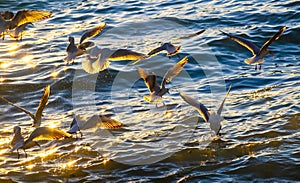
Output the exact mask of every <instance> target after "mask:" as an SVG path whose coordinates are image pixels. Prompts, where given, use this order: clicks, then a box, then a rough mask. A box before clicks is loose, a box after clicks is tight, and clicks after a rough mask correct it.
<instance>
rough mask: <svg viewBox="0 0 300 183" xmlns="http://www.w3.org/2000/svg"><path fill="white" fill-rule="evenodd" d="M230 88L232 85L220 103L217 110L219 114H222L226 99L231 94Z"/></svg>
mask: <svg viewBox="0 0 300 183" xmlns="http://www.w3.org/2000/svg"><path fill="white" fill-rule="evenodd" d="M230 89H231V85H230V86H229V88H228V91H227V93H226V95H225V97H224V99H223V101H222V103H221V104H220V107H219V109H218V111H217V114H219V115H221V113H222V110H223V106H224V103H225V100H226V98H227V96H228V95H229V92H230Z"/></svg>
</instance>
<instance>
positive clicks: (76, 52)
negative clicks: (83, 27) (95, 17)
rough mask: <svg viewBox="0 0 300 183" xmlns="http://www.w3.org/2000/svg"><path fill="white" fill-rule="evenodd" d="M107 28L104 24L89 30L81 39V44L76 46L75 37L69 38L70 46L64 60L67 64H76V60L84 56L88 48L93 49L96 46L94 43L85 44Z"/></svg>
mask: <svg viewBox="0 0 300 183" xmlns="http://www.w3.org/2000/svg"><path fill="white" fill-rule="evenodd" d="M105 26H106V23H103V24H101V25H99V26H96V27H94V28H92V29H89V30H87V31H86V32H85V33H84V34H83V35H82V36H81V38H80V41H79V44H77V45H76V44H75V39H74V37H71V36H70V37H69V42H70V43H69V45H68V47H67V50H66V51H67V54H68V55H67V57H65V58H64V59H63V60H64V61H65V62H67V64H69V63H70V62H71V63H72V64H73V63H74V59H75V58H76V57H77V56H80V55H82V54H84V53H85V51H86V49H87V48H88V47H91V46H93V45H94V43H93V42H91V41H88V42H84V41H85V40H87V39H90V38H92V37H95V36H96V35H98V34H99V33H100V32H101V31H102V30H103V29H104V27H105Z"/></svg>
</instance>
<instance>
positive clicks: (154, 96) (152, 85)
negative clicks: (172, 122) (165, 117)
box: [137, 57, 188, 105]
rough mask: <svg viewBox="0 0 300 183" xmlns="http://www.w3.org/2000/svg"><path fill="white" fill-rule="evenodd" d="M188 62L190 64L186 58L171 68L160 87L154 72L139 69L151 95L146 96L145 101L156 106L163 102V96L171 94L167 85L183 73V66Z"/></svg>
mask: <svg viewBox="0 0 300 183" xmlns="http://www.w3.org/2000/svg"><path fill="white" fill-rule="evenodd" d="M187 62H188V58H187V57H184V58H183V59H181V60H180V61H179V62H178V63H176V64H175V65H174V66H173V67H171V68H170V69H169V70H168V71H167V72H166V73H165V75H164V78H163V81H162V83H161V86H159V85H158V83H157V81H156V74H155V73H154V72H151V71H148V70H144V69H142V68H140V67H138V68H137V71H138V73H139V75H140V77H141V78H142V79H143V80H144V82H145V84H146V86H147V87H148V89H149V91H150V95H148V96H144V100H145V101H147V102H149V103H156V104H157V103H159V102H162V96H163V95H164V94H166V93H168V92H169V88H166V83H169V82H170V81H171V80H172V79H173V78H174V77H176V76H177V75H178V74H179V73H180V72H181V71H182V69H183V66H184V65H185V64H186V63H187ZM163 104H164V103H163ZM164 105H165V104H164Z"/></svg>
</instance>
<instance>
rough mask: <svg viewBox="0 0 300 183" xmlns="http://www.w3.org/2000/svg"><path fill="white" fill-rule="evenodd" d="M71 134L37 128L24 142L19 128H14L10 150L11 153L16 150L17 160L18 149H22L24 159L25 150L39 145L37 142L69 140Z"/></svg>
mask: <svg viewBox="0 0 300 183" xmlns="http://www.w3.org/2000/svg"><path fill="white" fill-rule="evenodd" d="M70 137H71V134H69V133H67V132H64V131H62V130H59V129H56V128H50V127H38V128H36V129H34V130H33V131H32V132H31V134H30V135H29V137H28V138H27V139H26V140H25V141H24V137H23V136H22V134H21V128H20V127H19V126H15V127H14V137H13V139H12V141H11V142H10V147H11V150H10V152H13V151H15V150H17V153H18V159H19V157H20V154H19V149H23V150H24V153H25V157H26V158H27V153H26V151H25V149H29V148H31V147H33V146H35V145H37V146H39V147H40V145H39V144H38V143H37V142H36V141H39V140H59V139H62V138H70Z"/></svg>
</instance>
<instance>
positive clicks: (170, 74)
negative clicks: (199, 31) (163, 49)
mask: <svg viewBox="0 0 300 183" xmlns="http://www.w3.org/2000/svg"><path fill="white" fill-rule="evenodd" d="M187 62H188V58H187V57H186V56H185V57H184V58H183V59H181V60H180V61H179V62H177V63H176V64H175V65H174V66H173V67H171V68H170V69H169V70H168V71H167V72H166V74H165V76H164V78H163V81H162V83H161V88H164V87H165V85H166V83H169V82H170V81H171V80H172V79H173V78H174V77H175V76H177V75H178V74H179V73H180V72H181V71H182V69H183V66H184V65H185V64H186V63H187Z"/></svg>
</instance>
